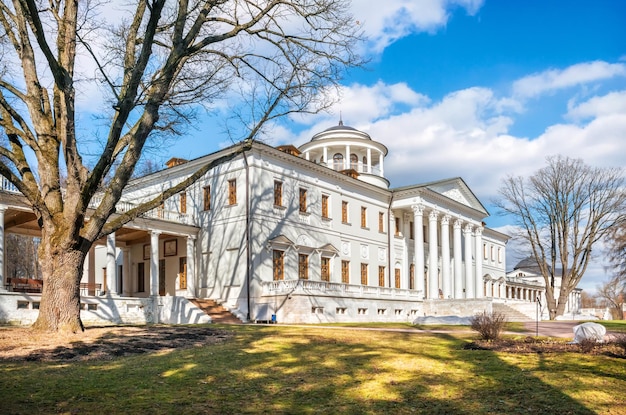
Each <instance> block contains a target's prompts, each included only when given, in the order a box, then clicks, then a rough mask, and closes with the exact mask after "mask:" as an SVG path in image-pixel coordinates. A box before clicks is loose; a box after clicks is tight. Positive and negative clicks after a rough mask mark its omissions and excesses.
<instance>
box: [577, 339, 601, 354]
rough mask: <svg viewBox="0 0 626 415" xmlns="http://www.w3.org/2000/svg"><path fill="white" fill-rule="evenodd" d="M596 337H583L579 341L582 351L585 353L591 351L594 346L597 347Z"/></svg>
mask: <svg viewBox="0 0 626 415" xmlns="http://www.w3.org/2000/svg"><path fill="white" fill-rule="evenodd" d="M596 343H597V342H596V339H582V340H581V341H579V342H578V346H579V347H580V351H581V352H583V353H591V351H592V350H593V348H594V347H596Z"/></svg>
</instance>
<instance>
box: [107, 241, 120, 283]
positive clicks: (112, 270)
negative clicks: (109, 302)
mask: <svg viewBox="0 0 626 415" xmlns="http://www.w3.org/2000/svg"><path fill="white" fill-rule="evenodd" d="M106 244H107V246H106V247H107V249H106V251H107V260H106V270H107V286H106V290H107V295H117V294H118V293H117V272H116V271H117V270H116V268H117V267H116V266H115V233H111V234H109V235H107V241H106Z"/></svg>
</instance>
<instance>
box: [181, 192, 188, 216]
mask: <svg viewBox="0 0 626 415" xmlns="http://www.w3.org/2000/svg"><path fill="white" fill-rule="evenodd" d="M180 213H187V193H186V192H182V193H181V194H180Z"/></svg>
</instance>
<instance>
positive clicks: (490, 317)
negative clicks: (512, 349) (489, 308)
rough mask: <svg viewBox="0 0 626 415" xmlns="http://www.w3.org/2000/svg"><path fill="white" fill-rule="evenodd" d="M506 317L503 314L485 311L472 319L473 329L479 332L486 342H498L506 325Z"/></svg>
mask: <svg viewBox="0 0 626 415" xmlns="http://www.w3.org/2000/svg"><path fill="white" fill-rule="evenodd" d="M506 322H507V321H506V316H505V315H504V314H502V313H487V312H486V311H483V312H482V313H480V314H476V315H474V317H472V318H471V320H470V323H471V328H472V330H475V331H477V332H478V333H479V334H480V336H481V338H482V339H484V340H497V339H499V338H500V334H502V330H503V329H504V325H505V324H506Z"/></svg>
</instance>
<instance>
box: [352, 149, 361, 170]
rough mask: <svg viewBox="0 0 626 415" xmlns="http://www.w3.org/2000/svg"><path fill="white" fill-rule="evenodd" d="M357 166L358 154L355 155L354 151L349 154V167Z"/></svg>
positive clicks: (355, 167) (354, 167) (355, 168)
mask: <svg viewBox="0 0 626 415" xmlns="http://www.w3.org/2000/svg"><path fill="white" fill-rule="evenodd" d="M358 166H359V156H357V155H356V154H354V153H352V154H350V168H351V169H354V170H357V169H358Z"/></svg>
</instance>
